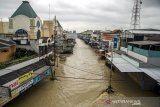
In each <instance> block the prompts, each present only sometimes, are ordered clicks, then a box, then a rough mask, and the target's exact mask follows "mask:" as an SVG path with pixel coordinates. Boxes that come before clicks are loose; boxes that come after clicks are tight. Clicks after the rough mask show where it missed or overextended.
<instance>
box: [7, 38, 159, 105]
mask: <svg viewBox="0 0 160 107" xmlns="http://www.w3.org/2000/svg"><path fill="white" fill-rule="evenodd" d="M56 76H57V79H58V80H55V81H51V80H50V79H46V80H44V81H42V82H41V83H39V84H38V85H37V86H35V87H32V88H31V89H29V90H28V91H26V92H25V93H24V94H22V95H21V96H19V97H18V98H16V99H14V100H13V101H11V102H10V103H9V104H7V105H6V107H105V106H106V105H105V100H106V99H107V98H108V97H110V96H121V97H142V96H143V97H149V96H156V94H154V93H152V92H148V91H142V90H141V89H140V87H139V86H138V85H137V84H135V83H134V82H133V81H132V80H130V79H128V80H127V81H118V79H119V80H122V78H123V76H121V75H120V74H119V73H113V78H114V79H116V81H113V88H114V90H115V93H114V94H112V95H108V94H107V93H105V92H104V90H105V89H106V88H107V86H108V81H107V80H108V78H109V69H108V68H107V67H106V66H105V61H103V60H100V59H99V57H98V55H96V53H95V52H94V50H93V49H91V48H90V47H89V46H88V45H86V44H85V43H84V42H83V41H81V40H79V39H77V44H76V46H75V48H74V53H73V54H72V55H70V56H68V57H67V59H66V61H65V62H61V61H60V62H59V65H58V68H57V71H56ZM105 79H106V80H105Z"/></svg>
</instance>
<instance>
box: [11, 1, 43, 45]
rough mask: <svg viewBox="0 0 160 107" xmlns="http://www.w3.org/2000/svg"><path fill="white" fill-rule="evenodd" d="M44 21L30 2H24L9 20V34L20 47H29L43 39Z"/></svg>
mask: <svg viewBox="0 0 160 107" xmlns="http://www.w3.org/2000/svg"><path fill="white" fill-rule="evenodd" d="M41 27H42V21H41V19H40V17H38V16H37V14H36V13H35V11H34V10H33V9H32V7H31V6H30V4H29V2H28V1H23V2H22V4H21V5H20V6H19V8H18V9H17V10H16V11H15V12H14V13H13V15H12V16H11V17H10V18H9V33H11V34H14V37H13V40H14V41H15V42H16V43H17V44H18V45H27V44H30V43H31V42H33V41H36V40H38V39H39V38H40V37H41Z"/></svg>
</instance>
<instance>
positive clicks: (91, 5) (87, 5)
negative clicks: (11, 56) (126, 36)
mask: <svg viewBox="0 0 160 107" xmlns="http://www.w3.org/2000/svg"><path fill="white" fill-rule="evenodd" d="M28 1H29V2H30V4H31V6H32V7H33V9H34V10H35V12H36V13H37V15H38V16H39V17H41V19H43V20H48V19H49V14H48V13H49V3H50V6H51V8H50V10H51V18H53V17H54V15H55V14H56V16H57V18H58V19H59V21H60V23H61V25H62V26H63V28H64V29H66V30H74V29H75V30H77V31H79V32H80V31H83V30H87V29H93V30H95V29H97V30H98V29H99V30H105V29H114V28H123V29H129V28H130V21H131V15H132V8H133V0H28ZM21 3H22V0H0V18H3V20H4V21H7V19H8V17H10V16H11V15H12V14H13V13H14V11H15V10H16V9H17V8H18V6H19V5H20V4H21ZM141 28H157V29H160V0H143V4H142V10H141Z"/></svg>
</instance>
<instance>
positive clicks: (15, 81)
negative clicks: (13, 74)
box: [3, 79, 19, 90]
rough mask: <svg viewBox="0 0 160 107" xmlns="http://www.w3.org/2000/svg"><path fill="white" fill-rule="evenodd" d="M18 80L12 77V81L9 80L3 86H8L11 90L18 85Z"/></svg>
mask: <svg viewBox="0 0 160 107" xmlns="http://www.w3.org/2000/svg"><path fill="white" fill-rule="evenodd" d="M18 80H19V79H14V80H13V81H10V82H8V83H6V84H4V85H3V86H5V87H9V88H10V89H11V90H13V89H15V88H17V87H18V86H19V82H18Z"/></svg>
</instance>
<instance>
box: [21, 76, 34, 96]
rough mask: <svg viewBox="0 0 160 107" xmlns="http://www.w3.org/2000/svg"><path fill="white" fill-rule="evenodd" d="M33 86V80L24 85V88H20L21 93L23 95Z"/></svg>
mask: <svg viewBox="0 0 160 107" xmlns="http://www.w3.org/2000/svg"><path fill="white" fill-rule="evenodd" d="M32 84H33V79H32V80H30V81H28V82H26V83H24V84H23V85H22V86H20V87H19V93H20V94H21V93H23V92H24V91H26V90H27V89H28V88H30V87H31V86H32Z"/></svg>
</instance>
